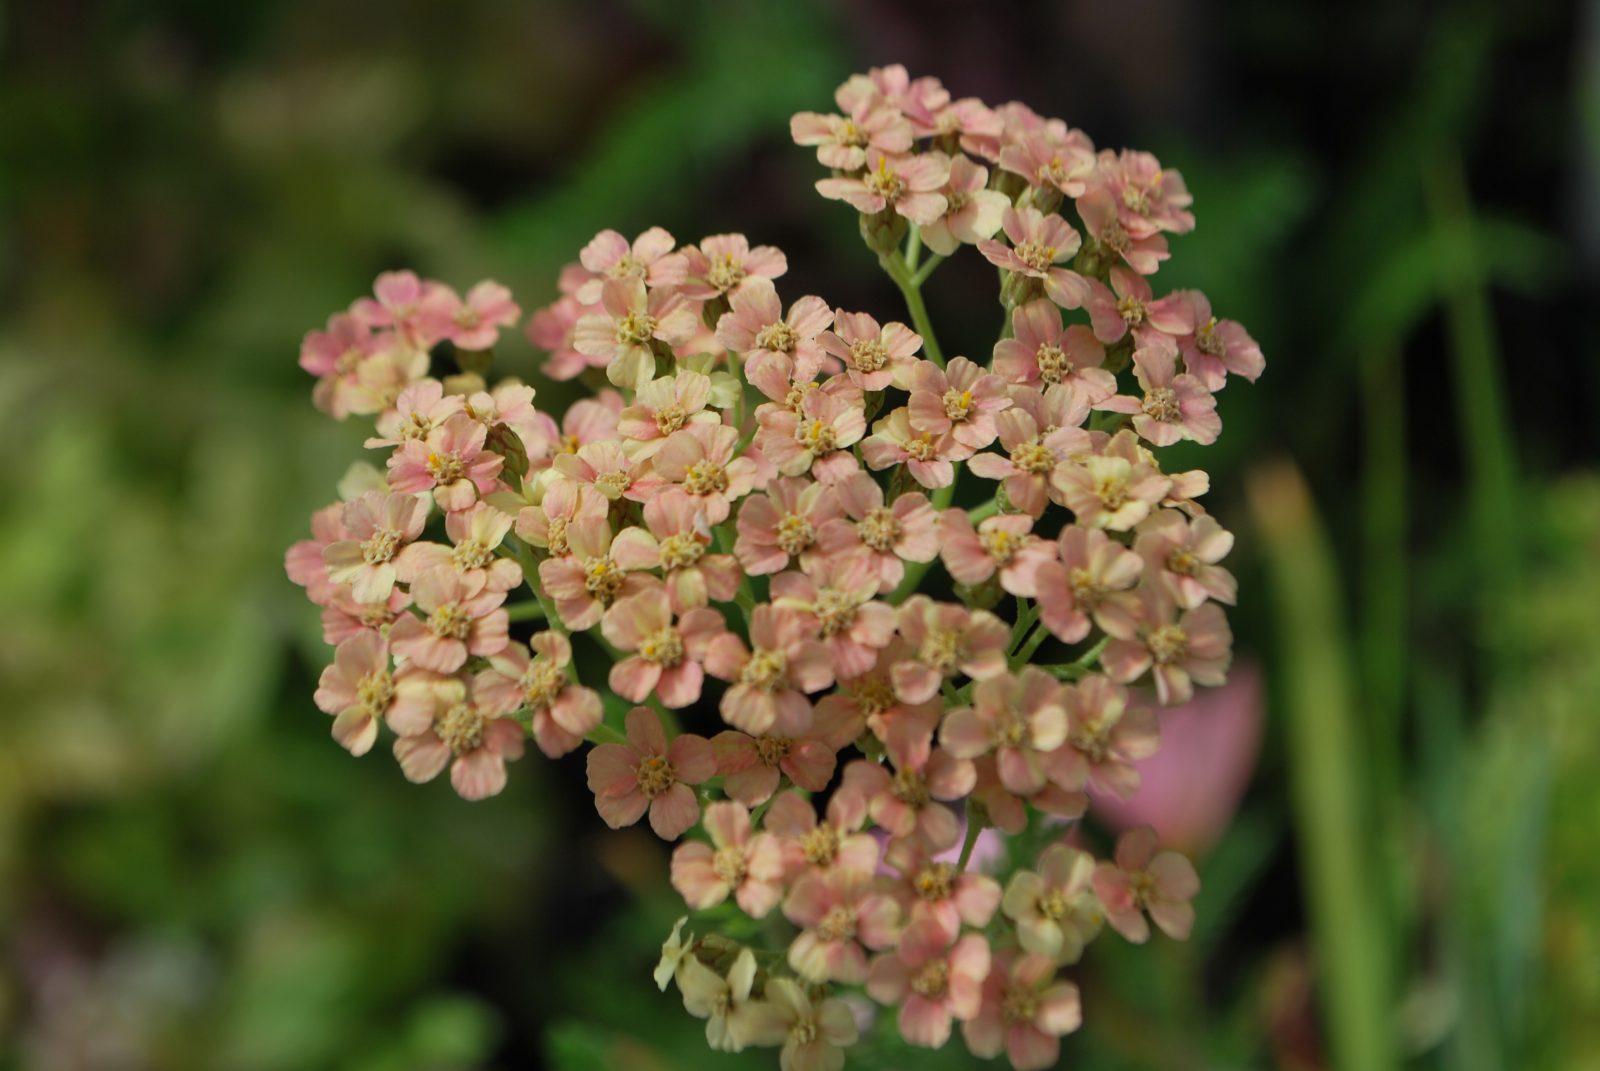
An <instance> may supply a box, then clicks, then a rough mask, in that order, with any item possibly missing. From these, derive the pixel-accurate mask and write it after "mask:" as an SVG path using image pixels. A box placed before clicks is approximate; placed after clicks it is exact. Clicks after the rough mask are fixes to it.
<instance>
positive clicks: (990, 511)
mask: <svg viewBox="0 0 1600 1071" xmlns="http://www.w3.org/2000/svg"><path fill="white" fill-rule="evenodd" d="M999 512H1000V502H999V500H998V499H993V498H991V499H990V500H989V501H987V502H985V503H984V504H983V505H981V506H973V507H972V508H971V509H969V510H967V519H968V520H970V521H971V522H972V523H973V524H977V523H978V522H979V521H986V520H988V519H989V518H990V517H993V516H994V515H995V514H996V513H999Z"/></svg>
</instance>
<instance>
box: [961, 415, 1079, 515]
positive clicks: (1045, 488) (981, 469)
mask: <svg viewBox="0 0 1600 1071" xmlns="http://www.w3.org/2000/svg"><path fill="white" fill-rule="evenodd" d="M1011 398H1012V401H1013V403H1014V404H1013V405H1012V407H1011V408H1010V409H1007V410H1006V411H1005V412H1003V413H1001V414H1000V415H999V416H997V417H996V418H995V430H996V431H997V432H998V433H999V439H1000V445H1001V446H1002V447H1004V448H1005V450H1006V456H1005V457H1002V456H1000V455H999V454H979V455H977V456H976V457H974V458H973V459H972V460H971V462H969V463H968V465H967V468H969V469H970V470H971V471H972V472H973V473H974V474H975V475H978V476H981V477H983V478H984V479H988V480H1002V481H1004V482H1003V484H1002V485H1001V492H1002V493H1003V494H1004V495H1005V500H1006V502H1007V503H1008V504H1009V505H1010V506H1011V508H1013V509H1017V510H1021V511H1022V512H1023V513H1026V514H1028V515H1029V516H1031V517H1034V518H1038V517H1039V516H1041V515H1042V514H1043V513H1044V511H1045V508H1046V507H1047V506H1048V505H1049V504H1050V503H1049V500H1050V499H1051V498H1052V497H1054V496H1053V495H1052V494H1051V492H1052V491H1053V490H1054V488H1053V487H1052V486H1051V484H1050V478H1051V475H1052V474H1053V473H1054V472H1055V471H1056V469H1057V467H1059V466H1060V464H1061V463H1062V462H1063V461H1065V460H1067V459H1068V458H1070V457H1074V456H1077V455H1082V454H1087V453H1088V452H1089V449H1090V439H1089V433H1088V432H1086V431H1084V430H1083V428H1081V427H1079V425H1080V424H1082V423H1083V422H1084V420H1086V419H1087V418H1088V416H1089V410H1088V407H1087V406H1085V405H1084V404H1083V403H1082V401H1081V400H1080V399H1079V395H1078V394H1077V392H1076V391H1075V390H1073V389H1072V388H1071V387H1067V386H1055V387H1051V388H1050V389H1049V390H1047V391H1045V392H1044V393H1043V394H1040V393H1039V392H1038V391H1035V390H1032V389H1031V388H1026V387H1013V388H1012V389H1011Z"/></svg>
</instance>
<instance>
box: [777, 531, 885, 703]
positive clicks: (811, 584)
mask: <svg viewBox="0 0 1600 1071" xmlns="http://www.w3.org/2000/svg"><path fill="white" fill-rule="evenodd" d="M878 585H879V575H878V569H877V567H876V566H875V565H874V564H873V562H872V561H871V560H870V559H869V558H868V557H867V556H866V555H864V554H846V555H834V556H831V557H827V558H823V559H821V560H820V561H818V562H817V563H816V566H815V567H814V569H813V571H812V573H811V574H810V575H806V574H803V573H779V574H778V575H777V576H775V577H773V578H772V587H771V592H772V603H773V605H774V606H780V607H783V608H784V609H792V610H798V611H800V613H801V614H803V615H804V616H805V619H806V621H807V623H808V624H810V626H811V628H812V634H813V635H815V636H818V637H820V638H821V640H822V642H823V644H824V645H826V647H827V649H828V658H829V661H830V662H831V663H832V665H833V669H834V675H835V676H837V677H858V676H860V675H861V674H863V673H866V672H868V671H870V670H871V669H872V667H873V666H874V665H876V664H877V661H878V652H879V651H880V650H882V649H883V648H884V647H886V646H888V644H889V641H890V640H892V639H894V634H895V614H894V607H892V606H890V605H889V604H887V603H882V602H877V601H875V600H874V598H873V597H874V596H875V595H876V594H877V593H878Z"/></svg>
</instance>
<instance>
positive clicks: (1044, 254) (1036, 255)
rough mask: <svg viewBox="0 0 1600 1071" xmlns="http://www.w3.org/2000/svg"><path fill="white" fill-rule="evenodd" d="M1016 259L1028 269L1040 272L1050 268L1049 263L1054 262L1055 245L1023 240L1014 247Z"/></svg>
mask: <svg viewBox="0 0 1600 1071" xmlns="http://www.w3.org/2000/svg"><path fill="white" fill-rule="evenodd" d="M1016 253H1017V259H1018V260H1020V261H1022V263H1023V264H1024V265H1026V266H1027V268H1028V270H1029V271H1036V272H1039V273H1041V274H1043V273H1044V272H1047V271H1049V270H1050V265H1052V264H1054V263H1055V262H1056V247H1055V246H1053V245H1045V244H1044V243H1042V242H1023V243H1022V244H1021V245H1019V246H1017V248H1016Z"/></svg>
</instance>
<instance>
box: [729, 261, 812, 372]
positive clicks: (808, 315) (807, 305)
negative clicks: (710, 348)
mask: <svg viewBox="0 0 1600 1071" xmlns="http://www.w3.org/2000/svg"><path fill="white" fill-rule="evenodd" d="M728 300H729V304H730V306H731V310H730V311H729V312H725V313H723V314H722V318H721V319H719V320H718V321H717V342H718V343H719V344H720V345H721V346H723V347H724V348H725V349H729V350H732V351H733V352H734V353H737V354H739V355H740V356H741V357H743V358H744V362H745V375H746V376H747V377H749V378H750V379H752V380H754V379H756V378H757V377H759V376H762V375H768V376H777V377H779V378H782V379H789V378H795V379H811V378H812V377H813V376H815V375H816V374H817V372H818V370H819V369H821V367H822V347H821V345H820V344H819V343H818V341H817V336H818V335H820V334H821V333H822V332H824V331H826V330H827V329H828V326H829V325H830V324H832V323H833V310H832V309H830V308H828V305H827V302H825V301H823V300H822V299H821V298H819V297H815V296H812V295H807V296H806V297H803V298H801V299H800V300H799V301H796V302H795V303H794V304H793V305H791V306H789V314H788V315H787V316H785V315H784V313H783V304H782V302H780V301H779V300H778V291H777V289H776V288H775V287H774V286H773V285H772V281H771V280H770V279H762V278H755V279H751V280H750V281H749V282H748V283H746V284H745V285H744V286H742V287H740V288H739V289H738V290H737V291H736V292H735V293H734V294H733V295H732V296H731V297H730V298H729V299H728Z"/></svg>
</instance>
